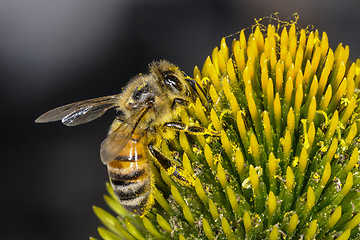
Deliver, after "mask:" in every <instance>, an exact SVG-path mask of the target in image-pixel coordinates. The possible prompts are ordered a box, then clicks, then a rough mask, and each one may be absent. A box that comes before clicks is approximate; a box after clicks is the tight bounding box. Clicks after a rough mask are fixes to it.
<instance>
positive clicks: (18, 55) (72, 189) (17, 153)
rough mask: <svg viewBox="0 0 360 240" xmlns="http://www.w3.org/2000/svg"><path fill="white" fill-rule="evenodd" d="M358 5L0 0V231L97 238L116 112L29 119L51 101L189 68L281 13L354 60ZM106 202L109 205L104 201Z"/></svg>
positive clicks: (358, 46) (280, 0)
mask: <svg viewBox="0 0 360 240" xmlns="http://www.w3.org/2000/svg"><path fill="white" fill-rule="evenodd" d="M359 7H360V4H359V2H358V1H355V0H354V1H346V0H342V1H335V0H333V1H329V0H317V1H314V0H302V1H285V0H276V1H260V0H252V1H225V0H221V1H190V0H189V1H184V0H182V1H171V2H170V1H161V0H152V1H136V0H118V1H115V0H109V1H96V0H77V1H74V0H61V1H49V0H0V104H1V129H2V131H1V136H2V141H3V144H2V147H1V149H2V150H1V152H3V154H2V159H1V175H0V177H1V181H0V184H1V189H2V192H1V197H0V203H1V205H0V206H1V210H0V211H1V215H0V216H1V220H2V223H1V225H0V236H1V239H53V240H57V239H87V238H88V236H90V235H91V236H95V237H98V234H97V230H96V229H97V227H98V226H99V225H100V222H99V221H98V220H97V218H96V217H95V215H94V214H93V211H92V205H98V206H101V207H105V208H106V206H105V204H104V201H103V198H102V195H103V194H104V193H105V181H106V180H107V172H106V168H105V166H104V165H103V164H102V163H101V162H100V159H99V144H100V142H101V141H102V140H103V139H104V138H105V136H106V132H107V129H108V126H109V125H110V123H111V121H112V119H113V118H114V116H115V114H114V113H113V112H111V113H107V114H106V115H105V116H104V117H103V118H101V119H99V120H97V121H94V122H91V123H89V124H86V125H81V126H78V127H75V128H69V127H65V126H63V125H62V124H60V123H49V124H42V125H40V124H35V123H34V120H35V118H37V117H38V116H39V115H40V114H41V113H43V112H45V111H47V110H50V109H51V108H54V107H57V106H59V105H64V104H67V103H70V102H74V101H78V100H84V99H89V98H93V97H99V96H105V95H110V94H115V93H119V92H120V91H121V88H122V87H123V86H124V84H125V83H126V82H127V81H128V79H130V78H131V77H132V76H134V75H136V74H137V73H140V72H145V71H146V70H147V64H148V63H149V62H151V61H152V60H154V59H167V60H169V61H171V62H173V63H176V64H177V65H179V66H181V68H182V70H184V71H185V72H187V73H188V74H189V75H192V70H193V66H194V65H200V66H202V64H203V61H204V60H205V58H206V57H207V56H208V55H209V54H211V51H212V49H213V48H214V47H215V46H218V45H219V43H220V39H221V37H223V36H227V35H229V34H232V33H235V32H237V31H239V30H241V29H242V28H245V27H249V26H251V25H252V24H253V23H254V18H260V17H263V16H269V15H270V14H273V13H275V12H279V17H280V19H284V20H286V19H288V20H289V19H293V18H292V14H293V13H295V12H297V13H298V14H299V16H300V19H299V21H298V22H299V25H300V26H301V27H306V26H307V25H310V24H312V25H314V26H315V28H317V29H319V30H320V33H322V31H326V32H327V34H328V37H329V40H330V46H331V47H332V48H336V46H337V44H338V43H340V42H342V43H343V44H344V45H349V46H350V58H351V60H355V59H356V58H358V57H360V27H359V26H360V17H359ZM106 209H107V208H106Z"/></svg>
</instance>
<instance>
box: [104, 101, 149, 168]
mask: <svg viewBox="0 0 360 240" xmlns="http://www.w3.org/2000/svg"><path fill="white" fill-rule="evenodd" d="M151 107H152V106H145V107H144V108H142V109H140V110H139V111H138V112H137V113H136V114H134V115H132V116H131V117H129V118H128V119H126V120H125V121H124V122H122V123H121V124H120V125H119V126H118V127H117V128H116V129H114V130H112V131H111V132H110V133H109V135H108V136H107V138H105V139H104V141H102V143H101V146H100V158H101V161H102V162H103V163H104V164H108V163H110V162H111V161H113V160H114V159H115V158H116V157H117V156H118V155H119V153H120V152H121V150H122V149H123V148H124V147H125V145H126V144H127V143H128V142H129V140H130V139H131V137H132V136H133V134H134V133H135V130H136V127H137V126H138V124H139V122H140V121H141V119H142V118H143V117H144V116H145V114H146V113H147V111H148V110H149V109H150V108H151Z"/></svg>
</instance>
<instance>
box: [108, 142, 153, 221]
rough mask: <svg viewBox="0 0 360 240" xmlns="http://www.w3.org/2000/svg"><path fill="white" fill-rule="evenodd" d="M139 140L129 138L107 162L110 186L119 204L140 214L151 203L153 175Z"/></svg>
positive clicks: (145, 210)
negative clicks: (114, 156) (115, 155)
mask: <svg viewBox="0 0 360 240" xmlns="http://www.w3.org/2000/svg"><path fill="white" fill-rule="evenodd" d="M141 140H142V139H141ZM141 140H140V141H139V139H137V140H135V139H132V140H130V141H129V143H128V144H127V145H126V146H125V147H124V149H123V150H122V151H121V152H120V153H119V155H118V156H117V157H116V158H115V159H114V160H113V161H111V162H110V163H109V164H108V173H109V177H110V182H111V186H112V188H113V190H114V193H115V195H116V196H117V197H118V199H119V202H120V204H121V205H122V206H123V207H124V208H125V209H126V210H128V211H130V212H132V213H135V214H137V215H140V216H142V215H144V214H145V213H146V212H147V210H148V209H149V207H150V206H151V205H152V202H153V193H152V192H153V187H154V182H153V181H154V180H153V175H152V172H151V169H150V167H149V164H148V160H147V158H146V157H145V152H144V145H143V141H141Z"/></svg>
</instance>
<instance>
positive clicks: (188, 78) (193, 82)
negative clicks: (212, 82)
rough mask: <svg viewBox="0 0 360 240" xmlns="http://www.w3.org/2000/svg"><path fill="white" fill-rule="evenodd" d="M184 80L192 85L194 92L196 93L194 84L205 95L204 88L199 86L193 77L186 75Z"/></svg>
mask: <svg viewBox="0 0 360 240" xmlns="http://www.w3.org/2000/svg"><path fill="white" fill-rule="evenodd" d="M185 80H186V81H187V82H188V84H189V85H190V86H191V87H192V89H193V90H194V92H196V93H197V94H198V95H199V93H198V91H197V89H196V86H197V87H198V88H199V89H200V91H201V92H202V94H204V96H205V97H206V93H205V91H204V89H203V88H202V87H201V86H200V84H199V83H197V82H196V81H195V80H194V79H192V78H190V77H186V78H185Z"/></svg>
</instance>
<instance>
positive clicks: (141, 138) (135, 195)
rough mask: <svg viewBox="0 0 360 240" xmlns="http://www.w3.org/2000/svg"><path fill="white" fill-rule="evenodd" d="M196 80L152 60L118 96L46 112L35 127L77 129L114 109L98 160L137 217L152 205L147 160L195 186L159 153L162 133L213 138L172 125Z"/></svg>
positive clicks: (151, 180)
mask: <svg viewBox="0 0 360 240" xmlns="http://www.w3.org/2000/svg"><path fill="white" fill-rule="evenodd" d="M195 84H196V82H195V81H194V80H192V79H190V78H187V77H185V74H184V73H183V72H181V71H180V69H179V68H178V67H177V66H175V65H173V64H171V63H169V62H167V61H165V60H162V61H157V62H152V63H151V64H150V70H149V73H148V74H139V75H138V76H136V77H134V78H133V79H132V80H131V81H130V82H129V83H128V84H127V86H126V87H125V89H124V90H123V92H122V93H120V94H116V95H111V96H106V97H100V98H94V99H89V100H85V101H80V102H75V103H71V104H68V105H65V106H61V107H58V108H55V109H53V110H50V111H48V112H46V113H44V114H43V115H41V116H40V117H39V118H37V119H36V120H35V122H37V123H44V122H52V121H58V120H61V121H62V123H63V124H65V125H66V126H76V125H79V124H83V123H87V122H90V121H92V120H94V119H96V118H98V117H100V116H102V115H103V114H104V113H105V112H106V111H107V110H109V109H112V108H115V109H116V110H117V111H118V116H117V117H116V118H115V120H114V121H113V123H112V124H111V126H110V130H109V132H108V135H107V137H106V138H105V140H104V141H103V142H102V143H101V146H100V158H101V161H102V162H103V163H104V164H105V165H107V170H108V174H109V178H110V183H111V186H112V188H113V190H114V192H115V194H116V196H117V197H118V199H119V202H120V203H121V205H122V206H123V207H124V208H125V209H127V210H128V211H130V212H132V213H134V214H137V215H139V216H143V215H145V214H146V213H147V212H148V211H149V209H150V208H151V206H152V205H153V203H154V196H153V193H154V189H155V181H154V177H153V173H152V170H151V169H150V165H149V160H151V159H152V160H154V162H155V164H157V166H159V167H162V168H164V169H165V170H166V172H167V173H168V174H169V175H170V176H171V177H172V178H173V179H175V180H176V181H178V182H180V183H181V184H184V185H190V186H193V185H194V178H193V176H191V175H190V174H189V173H188V172H187V171H185V170H184V168H182V167H181V166H180V165H179V164H176V163H175V162H174V161H173V160H172V159H171V158H169V157H167V156H165V155H164V154H163V153H161V151H160V150H159V149H160V142H161V141H163V135H164V133H165V131H168V130H170V131H174V130H175V131H185V132H188V133H190V134H201V135H206V134H209V135H217V133H216V132H212V131H211V130H208V129H207V128H203V127H198V126H187V125H185V124H184V123H182V122H176V121H174V119H176V118H177V115H178V113H179V111H178V110H179V109H180V110H181V109H183V108H186V107H188V106H189V104H191V103H192V102H194V100H195V98H196V94H195V92H196V90H194V89H200V88H199V86H198V88H196V86H195Z"/></svg>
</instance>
